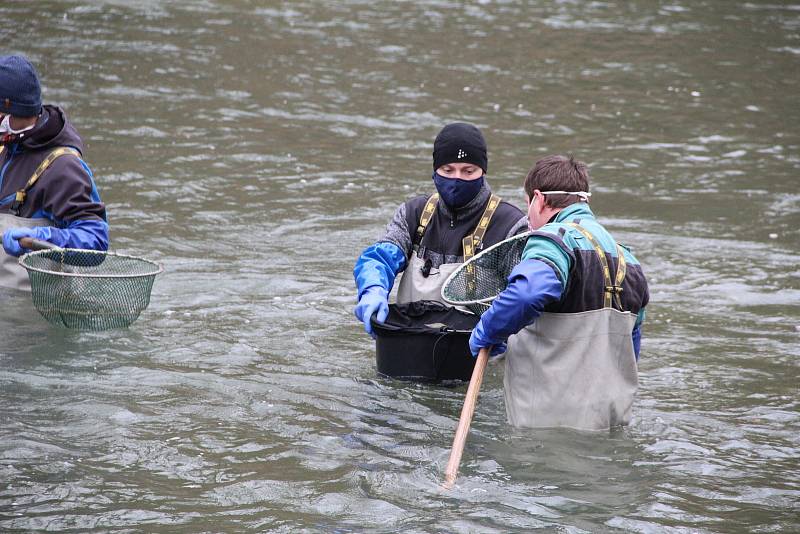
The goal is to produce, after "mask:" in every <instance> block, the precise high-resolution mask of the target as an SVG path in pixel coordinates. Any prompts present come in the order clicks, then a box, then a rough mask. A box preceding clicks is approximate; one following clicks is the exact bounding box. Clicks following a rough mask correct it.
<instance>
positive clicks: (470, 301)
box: [442, 233, 530, 315]
mask: <svg viewBox="0 0 800 534" xmlns="http://www.w3.org/2000/svg"><path fill="white" fill-rule="evenodd" d="M529 235H530V234H528V233H525V234H519V235H516V236H514V237H512V238H509V239H506V240H505V241H501V242H500V243H497V244H496V245H492V246H491V247H489V248H487V249H486V250H484V251H483V252H481V253H480V254H477V255H476V256H473V257H472V258H470V259H469V260H467V261H466V262H464V263H463V264H462V265H461V266H460V267H459V268H458V269H456V270H455V271H454V272H453V273H452V274H451V275H450V276H449V277H448V278H447V280H446V281H445V283H444V285H443V286H442V298H443V299H444V301H445V302H447V303H448V304H452V305H454V306H462V307H465V308H467V309H468V310H469V311H471V312H472V313H474V314H477V315H480V314H482V313H483V312H485V311H486V310H488V309H489V306H491V304H492V301H493V300H494V298H495V297H496V296H497V295H498V294H499V293H500V292H501V291H503V290H504V289H505V288H506V286H507V285H508V276H509V275H510V274H511V271H512V270H513V269H514V267H516V266H517V264H518V263H519V262H520V260H521V259H522V251H523V250H524V249H525V244H526V243H527V242H528V237H529Z"/></svg>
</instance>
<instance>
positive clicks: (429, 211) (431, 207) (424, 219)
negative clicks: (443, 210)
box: [414, 193, 439, 245]
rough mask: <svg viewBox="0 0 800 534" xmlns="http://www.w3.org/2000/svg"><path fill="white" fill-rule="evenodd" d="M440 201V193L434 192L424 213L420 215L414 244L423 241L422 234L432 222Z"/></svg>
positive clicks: (426, 204)
mask: <svg viewBox="0 0 800 534" xmlns="http://www.w3.org/2000/svg"><path fill="white" fill-rule="evenodd" d="M438 203H439V193H434V194H432V195H431V196H430V197H429V198H428V201H427V202H426V203H425V207H424V208H423V209H422V215H420V216H419V223H418V225H417V232H416V234H414V245H419V244H420V243H421V242H422V236H423V235H425V229H426V228H427V227H428V223H430V222H431V219H432V218H433V214H434V213H436V205H437V204H438Z"/></svg>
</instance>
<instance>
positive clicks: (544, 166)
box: [525, 155, 589, 208]
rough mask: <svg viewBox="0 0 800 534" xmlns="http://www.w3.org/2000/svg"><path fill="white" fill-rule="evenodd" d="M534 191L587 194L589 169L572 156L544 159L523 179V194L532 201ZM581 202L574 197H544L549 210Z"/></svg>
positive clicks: (554, 156)
mask: <svg viewBox="0 0 800 534" xmlns="http://www.w3.org/2000/svg"><path fill="white" fill-rule="evenodd" d="M535 189H538V190H539V191H586V192H587V193H588V192H589V169H588V168H587V167H586V164H585V163H584V162H582V161H578V160H576V159H575V158H574V157H572V155H570V156H569V157H567V156H559V155H553V156H547V157H544V158H542V159H540V160H539V161H537V162H536V165H534V166H533V168H532V169H531V170H530V171H529V172H528V176H526V177H525V194H526V195H528V198H529V199H533V191H534V190H535ZM582 200H583V199H581V198H580V197H578V196H576V195H545V203H546V205H548V206H550V207H551V208H565V207H567V206H569V205H570V204H575V203H576V202H581V201H582Z"/></svg>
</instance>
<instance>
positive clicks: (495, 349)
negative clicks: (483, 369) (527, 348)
mask: <svg viewBox="0 0 800 534" xmlns="http://www.w3.org/2000/svg"><path fill="white" fill-rule="evenodd" d="M490 345H491V347H492V350H490V351H489V357H490V358H493V357H494V356H500V355H501V354H503V353H504V352H505V351H506V350H507V349H508V346H507V345H506V344H505V343H503V342H500V343H495V344H492V342H491V341H489V340H487V339H486V336H485V335H484V333H483V325H482V324H481V323H480V322H479V323H478V324H477V325H476V326H475V329H474V330H473V331H472V333H471V334H470V335H469V351H470V352H471V353H472V355H473V356H474V357H475V358H477V357H478V353H479V352H480V351H481V349H482V348H484V347H488V346H490Z"/></svg>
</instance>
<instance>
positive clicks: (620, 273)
mask: <svg viewBox="0 0 800 534" xmlns="http://www.w3.org/2000/svg"><path fill="white" fill-rule="evenodd" d="M566 224H567V225H569V226H571V227H573V228H575V229H576V230H577V231H579V232H580V233H581V234H583V236H584V237H585V238H586V239H588V240H589V243H591V244H592V246H593V247H594V251H595V253H596V254H597V259H599V260H600V265H601V266H602V267H603V279H604V288H603V307H604V308H610V307H611V298H612V296H613V298H614V301H615V302H616V304H617V307H618V308H619V310H620V311H624V310H623V309H622V301H621V300H620V298H619V295H620V293H622V282H623V281H624V280H625V271H626V270H627V265H626V263H625V255H624V253H623V250H622V247H621V246H619V245H618V244H616V243H615V245H616V246H617V258H618V259H617V272H616V275H615V276H614V283H613V284H612V283H611V270H610V269H609V268H608V261H607V260H606V253H605V251H604V250H603V247H601V246H600V243H598V242H597V240H596V239H595V238H594V236H593V235H592V234H591V233H590V232H589V231H588V230H587V229H586V228H584V227H583V226H581V225H579V224H576V223H572V222H568V223H566Z"/></svg>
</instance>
